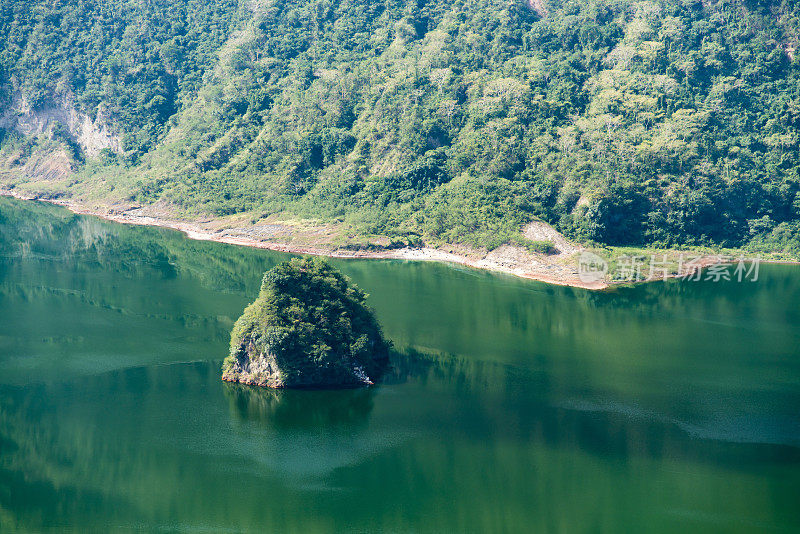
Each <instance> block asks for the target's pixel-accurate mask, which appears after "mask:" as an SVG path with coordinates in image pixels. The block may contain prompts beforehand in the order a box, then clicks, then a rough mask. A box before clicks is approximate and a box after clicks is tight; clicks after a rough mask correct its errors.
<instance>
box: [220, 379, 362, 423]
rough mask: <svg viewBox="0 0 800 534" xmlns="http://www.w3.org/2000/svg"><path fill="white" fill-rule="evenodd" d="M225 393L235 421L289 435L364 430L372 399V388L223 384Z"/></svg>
mask: <svg viewBox="0 0 800 534" xmlns="http://www.w3.org/2000/svg"><path fill="white" fill-rule="evenodd" d="M224 389H225V396H226V397H227V398H228V402H229V404H230V408H231V413H232V414H233V415H234V417H235V418H236V420H238V421H240V422H247V423H253V422H256V423H259V424H262V425H264V426H266V427H270V428H276V429H279V430H289V431H291V430H303V429H309V428H324V429H326V431H334V430H336V429H347V430H352V429H353V428H354V427H359V426H365V425H366V424H367V420H368V417H369V414H370V412H371V411H372V404H373V396H374V395H375V389H374V388H357V389H350V390H345V391H331V390H301V391H298V390H274V389H270V388H259V387H254V386H246V385H241V384H231V383H225V385H224Z"/></svg>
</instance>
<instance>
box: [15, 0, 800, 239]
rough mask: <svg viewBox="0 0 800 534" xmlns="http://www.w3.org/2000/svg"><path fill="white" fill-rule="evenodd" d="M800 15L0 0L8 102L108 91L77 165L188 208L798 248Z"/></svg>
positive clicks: (380, 224)
mask: <svg viewBox="0 0 800 534" xmlns="http://www.w3.org/2000/svg"><path fill="white" fill-rule="evenodd" d="M799 20H800V7H798V5H797V3H796V2H794V1H792V0H782V1H779V0H712V1H701V0H541V1H535V2H530V3H528V2H527V1H525V0H502V1H500V2H489V1H488V0H455V1H445V0H414V1H410V0H409V1H403V0H379V1H374V0H344V1H342V2H331V1H330V0H292V1H288V0H277V1H274V2H260V1H253V2H241V3H239V2H236V1H233V0H222V1H220V2H213V3H207V2H201V1H195V0H177V1H173V2H169V3H167V2H164V1H163V0H149V1H148V2H142V1H141V0H123V1H114V2H111V1H110V0H81V1H77V2H72V1H69V2H67V1H65V0H62V1H58V0H57V1H55V2H53V1H48V2H45V1H43V0H5V1H4V2H3V5H2V8H0V35H2V36H3V37H4V39H3V42H2V44H0V102H3V103H4V104H5V105H8V104H9V103H11V102H12V101H13V100H14V99H17V100H18V99H21V98H23V99H25V100H26V101H27V102H28V103H29V104H30V105H31V106H32V107H33V108H38V109H44V108H47V107H48V106H52V105H55V104H56V103H57V102H59V98H62V96H63V94H65V93H69V94H70V95H73V97H74V101H75V105H76V106H77V107H78V108H79V110H82V111H83V112H85V113H87V114H88V115H89V116H91V117H95V116H97V114H98V112H99V111H102V112H103V116H104V117H108V121H109V122H110V123H111V124H112V125H113V127H114V128H115V129H116V131H118V132H119V133H120V135H121V136H122V141H123V142H122V150H121V152H120V153H119V154H110V153H106V154H105V155H104V157H105V159H103V160H102V161H99V162H94V163H93V162H88V163H81V162H80V161H77V163H76V167H77V168H78V169H79V170H78V172H77V175H76V176H77V178H76V179H75V180H74V181H73V183H72V185H70V187H72V188H73V189H74V190H75V191H77V192H80V191H82V190H84V189H86V188H89V187H96V184H98V183H102V184H105V185H104V186H103V187H106V188H107V190H108V191H107V193H106V194H108V195H115V194H116V195H119V194H124V195H125V196H126V197H127V198H129V199H134V200H138V201H142V202H152V201H156V200H164V201H168V202H170V203H173V204H176V205H178V206H181V207H182V209H184V210H186V211H187V213H193V212H194V213H197V212H204V213H215V214H231V213H237V212H244V211H247V212H252V213H254V214H256V216H260V215H268V214H272V213H279V212H286V213H292V214H296V215H298V216H311V217H314V218H317V219H321V220H325V221H343V222H345V223H346V224H349V225H351V226H352V227H354V228H356V229H358V230H359V231H361V232H364V233H370V234H380V235H386V236H388V237H394V238H398V239H405V240H409V241H411V240H413V239H424V240H425V241H428V242H432V243H441V242H448V243H464V244H467V245H472V246H483V247H488V248H493V247H496V246H498V245H499V244H502V243H505V242H508V241H510V240H513V239H514V238H515V237H518V234H519V229H520V227H521V226H522V225H523V224H525V223H526V222H528V221H530V220H533V219H536V218H541V219H544V220H546V221H548V222H550V223H552V224H553V225H555V226H556V227H557V228H558V229H560V230H561V231H563V232H565V233H566V234H568V235H570V236H572V237H574V238H576V239H579V240H582V241H587V240H589V241H596V242H600V243H608V244H643V245H657V246H676V245H685V244H689V245H723V246H743V245H747V244H748V243H759V244H760V245H759V246H767V247H772V248H777V249H780V248H781V247H784V248H785V247H800V243H798V241H797V239H798V235H800V223H798V219H800V193H799V192H800V159H799V155H800V151H799V150H798V128H800V77H799V76H798V74H800V58H798V56H797V54H796V52H795V49H796V48H797V45H798V41H799V40H800V22H799ZM58 135H59V136H60V137H59V139H61V141H62V142H63V143H65V144H68V143H69V141H70V140H69V139H67V137H68V136H65V135H64V132H63V129H62V130H60V131H59V133H58ZM3 139H4V140H3V141H2V147H0V150H3V151H5V153H6V154H10V153H13V154H17V156H16V157H17V160H15V161H18V162H24V159H25V157H28V156H29V155H30V154H31V153H33V152H35V150H36V147H35V144H36V140H32V139H26V138H24V136H20V135H18V134H13V132H12V133H8V134H7V135H5V136H3ZM26 143H27V144H26ZM70 146H71V147H72V148H71V149H70V150H71V151H72V152H71V153H73V154H74V157H75V158H76V160H79V159H80V154H79V152H80V147H77V146H76V145H75V143H74V142H73V144H72V145H70ZM81 169H82V170H81Z"/></svg>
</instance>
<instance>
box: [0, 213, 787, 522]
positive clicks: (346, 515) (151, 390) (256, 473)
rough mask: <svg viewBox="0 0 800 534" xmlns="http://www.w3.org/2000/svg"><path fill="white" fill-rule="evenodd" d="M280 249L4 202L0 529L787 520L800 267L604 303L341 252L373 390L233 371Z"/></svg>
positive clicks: (606, 295)
mask: <svg viewBox="0 0 800 534" xmlns="http://www.w3.org/2000/svg"><path fill="white" fill-rule="evenodd" d="M288 257H289V256H288V255H286V254H281V253H276V252H270V251H264V250H257V249H247V248H242V247H236V246H231V245H224V244H219V243H211V242H200V241H192V240H189V239H186V238H185V237H184V236H183V235H182V234H180V233H177V232H174V231H169V230H164V229H159V228H148V227H133V226H123V225H118V224H115V223H110V222H106V221H102V220H99V219H96V218H93V217H87V216H77V215H74V214H72V213H70V212H69V211H67V210H64V209H62V208H58V207H55V206H49V205H44V204H37V203H33V202H25V201H18V200H14V199H9V198H0V531H2V532H3V533H5V532H17V531H19V532H29V531H42V530H59V531H74V532H95V531H96V532H109V531H111V532H125V531H165V532H268V531H272V532H333V531H358V532H372V531H386V532H615V533H617V532H642V531H647V532H676V531H682V532H748V533H749V532H797V531H798V529H800V268H798V267H795V266H786V265H762V266H761V267H760V273H759V279H758V280H757V281H756V282H750V281H744V282H736V281H732V282H716V283H715V282H710V281H709V282H689V281H678V280H673V281H669V282H666V283H653V284H646V285H641V286H637V287H632V288H619V289H616V290H613V291H608V292H600V293H598V292H590V291H585V290H579V289H573V288H566V287H557V286H550V285H547V284H543V283H539V282H532V281H527V280H521V279H516V278H513V277H510V276H505V275H499V274H492V273H487V272H481V271H476V270H471V269H465V268H457V267H452V266H447V265H442V264H433V263H418V262H402V261H389V260H387V261H377V260H339V261H333V263H334V264H335V265H336V266H337V267H338V268H340V269H341V270H342V271H343V272H345V273H346V274H347V275H348V276H349V277H351V278H352V279H353V280H354V281H355V282H356V283H357V284H358V285H359V286H360V287H361V288H362V289H364V291H366V292H367V293H369V298H368V303H369V305H370V306H371V307H372V308H373V309H374V310H375V312H376V314H377V316H378V319H379V320H380V321H381V323H382V324H383V327H384V332H385V334H386V336H387V337H388V338H389V339H391V340H392V341H393V342H394V346H395V349H396V352H395V354H394V355H393V367H392V370H391V371H390V372H389V373H388V375H387V376H386V377H385V379H384V380H383V382H382V383H381V384H379V385H378V386H375V387H372V388H368V389H355V390H346V391H271V390H261V389H254V388H248V387H242V386H238V385H233V384H227V383H223V382H222V381H221V380H220V364H221V361H222V359H223V358H224V357H225V355H226V354H227V351H228V342H229V334H230V329H231V327H232V326H233V322H234V321H235V320H236V318H237V317H238V316H239V315H240V314H241V312H242V310H243V308H244V306H245V305H246V304H247V303H248V302H250V301H252V300H253V299H254V298H255V296H256V295H257V293H258V288H259V285H260V280H261V276H262V274H263V272H264V271H265V270H267V269H269V268H270V267H272V266H273V265H275V264H276V263H278V262H281V261H284V260H285V259H287V258H288Z"/></svg>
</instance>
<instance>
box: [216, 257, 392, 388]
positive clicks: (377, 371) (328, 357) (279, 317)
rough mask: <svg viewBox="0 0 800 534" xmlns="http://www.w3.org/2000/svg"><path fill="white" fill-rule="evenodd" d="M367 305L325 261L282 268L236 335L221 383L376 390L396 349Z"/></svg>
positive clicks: (269, 277)
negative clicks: (370, 387)
mask: <svg viewBox="0 0 800 534" xmlns="http://www.w3.org/2000/svg"><path fill="white" fill-rule="evenodd" d="M365 300H366V295H365V294H364V292H362V291H361V290H360V289H359V288H358V287H357V286H356V285H355V284H353V283H352V282H351V281H350V280H349V279H348V278H347V277H345V276H344V275H343V274H341V273H340V272H339V271H337V270H336V269H335V268H333V267H332V266H331V265H330V264H328V263H327V262H325V261H323V260H320V259H310V258H304V259H299V258H296V259H292V260H290V261H287V262H285V263H282V264H280V265H277V266H276V267H274V268H273V269H271V270H270V271H267V273H266V274H265V275H264V279H263V282H262V283H261V291H260V293H259V295H258V298H257V299H256V300H255V302H253V303H252V304H250V305H249V306H248V307H247V308H246V309H245V311H244V314H242V316H241V317H240V318H239V320H237V321H236V324H235V325H234V327H233V331H232V333H231V350H230V354H229V355H228V357H227V358H225V361H224V362H223V364H222V379H223V380H226V381H229V382H239V383H242V384H250V385H255V386H267V387H272V388H336V387H357V386H364V385H370V384H372V383H373V382H375V380H377V378H378V377H380V375H381V374H382V372H383V371H384V370H385V368H386V366H387V364H388V361H389V347H390V343H389V342H388V341H386V340H385V339H384V338H383V335H382V333H381V329H380V326H379V325H378V322H377V321H376V319H375V317H374V315H373V314H372V312H371V311H370V310H369V309H368V308H367V307H366V306H365V303H364V302H365Z"/></svg>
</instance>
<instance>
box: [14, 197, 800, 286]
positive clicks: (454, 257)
mask: <svg viewBox="0 0 800 534" xmlns="http://www.w3.org/2000/svg"><path fill="white" fill-rule="evenodd" d="M0 196H5V197H11V198H15V199H18V200H27V201H35V202H44V203H47V204H53V205H56V206H60V207H63V208H66V209H68V210H70V211H71V212H73V213H75V214H77V215H89V216H93V217H97V218H100V219H104V220H107V221H111V222H116V223H119V224H129V225H135V226H155V227H159V228H168V229H171V230H177V231H179V232H181V233H182V234H184V235H185V236H186V237H187V238H188V239H194V240H197V241H213V242H216V243H225V244H228V245H237V246H244V247H251V248H260V249H266V250H274V251H276V252H285V253H289V254H306V255H311V256H322V257H328V258H335V259H384V260H406V261H434V262H439V263H449V264H454V265H460V266H464V267H469V268H472V269H479V270H484V271H491V272H497V273H504V274H508V275H512V276H516V277H519V278H524V279H527V280H533V281H537V282H543V283H547V284H552V285H559V286H567V287H575V288H579V289H587V290H593V291H599V290H604V289H609V288H613V287H617V286H626V285H632V284H638V283H645V282H655V281H663V280H665V279H666V278H663V277H659V278H654V279H652V280H640V281H637V282H630V281H623V282H606V281H597V282H584V281H582V280H581V279H580V278H579V277H578V273H577V269H574V272H573V270H571V269H569V268H568V267H566V266H565V265H563V264H556V263H554V262H544V261H541V260H538V259H537V258H534V257H532V256H531V255H530V254H529V255H528V256H529V257H528V258H526V259H527V260H528V261H527V262H525V263H523V262H520V261H519V259H518V258H509V257H500V256H497V255H495V256H492V254H491V253H489V254H486V255H485V256H484V257H482V258H479V257H469V256H467V255H465V254H458V253H454V252H449V251H445V250H441V249H438V248H433V247H422V248H410V247H406V248H400V249H389V250H380V251H368V250H359V251H352V250H342V249H339V248H324V247H320V246H315V245H310V244H292V243H280V242H276V241H268V240H264V239H256V238H252V237H244V236H236V235H230V234H227V233H226V231H227V232H231V231H237V230H241V231H246V230H247V229H246V228H231V229H225V230H223V229H210V228H204V227H203V224H204V223H203V222H200V221H186V220H181V219H170V218H163V217H158V216H153V215H141V214H137V213H131V212H135V211H137V210H139V209H141V207H130V208H126V209H124V210H121V211H119V210H114V209H111V208H105V209H91V208H88V207H86V206H85V205H82V204H81V203H79V202H75V201H72V200H69V199H61V198H48V197H43V196H39V195H33V194H31V195H25V194H22V193H19V192H17V191H15V190H13V189H7V188H4V187H0ZM206 224H207V223H206ZM503 247H506V245H504V246H503ZM503 247H500V248H501V249H502V248H503ZM579 250H584V249H583V248H579ZM573 255H574V252H573ZM708 258H709V261H704V262H703V263H702V265H701V268H705V267H707V266H708V265H711V264H713V263H721V262H719V261H716V262H715V261H710V258H711V256H709V257H708ZM705 259H706V258H704V260H705ZM515 260H516V261H515ZM761 261H762V262H763V263H779V264H790V265H800V262H798V261H792V260H761ZM523 266H528V267H529V269H525V268H524V267H523ZM530 267H534V268H535V269H530ZM537 269H538V270H537ZM547 270H556V271H560V272H558V273H553V274H549V273H546V272H541V271H547ZM676 276H678V275H670V276H669V278H674V277H676Z"/></svg>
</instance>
